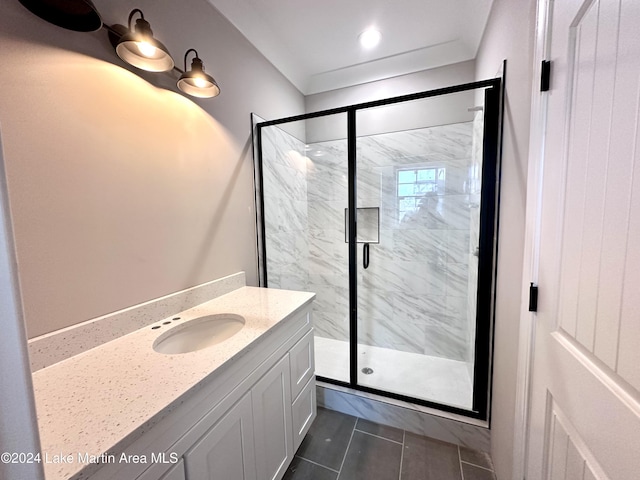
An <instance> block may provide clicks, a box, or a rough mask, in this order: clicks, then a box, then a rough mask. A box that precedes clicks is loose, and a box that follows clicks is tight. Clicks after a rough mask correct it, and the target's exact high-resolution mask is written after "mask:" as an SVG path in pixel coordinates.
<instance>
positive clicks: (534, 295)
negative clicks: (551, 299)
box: [529, 282, 538, 312]
mask: <svg viewBox="0 0 640 480" xmlns="http://www.w3.org/2000/svg"><path fill="white" fill-rule="evenodd" d="M529 311H530V312H537V311H538V286H537V285H534V284H533V282H531V284H530V285H529Z"/></svg>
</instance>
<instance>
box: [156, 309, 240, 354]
mask: <svg viewBox="0 0 640 480" xmlns="http://www.w3.org/2000/svg"><path fill="white" fill-rule="evenodd" d="M244 322H245V320H244V317H242V316H240V315H235V314H233V313H220V314H216V315H206V316H204V317H198V318H194V319H192V320H188V321H186V322H185V323H183V324H182V325H178V326H176V327H173V328H172V329H171V330H169V331H167V332H165V333H164V334H162V335H160V336H159V337H158V338H157V339H156V341H155V342H153V349H154V350H155V351H156V352H158V353H166V354H169V355H172V354H176V353H188V352H195V351H196V350H201V349H203V348H207V347H210V346H211V345H215V344H216V343H220V342H224V341H225V340H227V339H228V338H231V337H233V336H234V335H235V334H236V333H238V332H239V331H240V330H242V327H244Z"/></svg>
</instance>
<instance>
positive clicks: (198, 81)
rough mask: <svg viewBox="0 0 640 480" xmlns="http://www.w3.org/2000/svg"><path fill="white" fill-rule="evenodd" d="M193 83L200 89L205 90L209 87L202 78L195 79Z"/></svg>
mask: <svg viewBox="0 0 640 480" xmlns="http://www.w3.org/2000/svg"><path fill="white" fill-rule="evenodd" d="M193 83H194V84H195V86H196V87H198V88H204V87H206V86H207V81H206V80H205V79H204V78H200V77H195V78H194V79H193Z"/></svg>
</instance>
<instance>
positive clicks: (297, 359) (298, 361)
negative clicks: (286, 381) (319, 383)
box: [289, 330, 315, 399]
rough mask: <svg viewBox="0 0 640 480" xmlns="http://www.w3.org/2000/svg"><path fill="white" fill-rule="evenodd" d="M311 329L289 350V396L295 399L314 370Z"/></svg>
mask: <svg viewBox="0 0 640 480" xmlns="http://www.w3.org/2000/svg"><path fill="white" fill-rule="evenodd" d="M314 359H315V357H314V351H313V330H311V331H310V332H309V333H307V334H306V335H305V336H304V337H302V338H301V339H300V340H299V341H298V343H296V344H295V345H294V346H293V348H292V349H291V351H290V352H289V361H290V363H291V396H292V397H293V398H294V399H295V398H296V397H297V396H298V394H299V393H300V392H301V391H302V389H303V388H304V387H305V385H306V384H307V383H309V380H310V379H311V377H313V374H314V371H315V363H314Z"/></svg>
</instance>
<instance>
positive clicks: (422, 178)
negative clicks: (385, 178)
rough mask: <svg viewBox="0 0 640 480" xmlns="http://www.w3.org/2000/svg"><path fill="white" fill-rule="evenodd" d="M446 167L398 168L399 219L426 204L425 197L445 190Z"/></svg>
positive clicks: (413, 212) (403, 218)
mask: <svg viewBox="0 0 640 480" xmlns="http://www.w3.org/2000/svg"><path fill="white" fill-rule="evenodd" d="M445 170H446V169H445V168H437V167H432V168H419V169H416V168H411V169H402V170H398V175H397V178H398V181H397V186H398V189H397V191H398V220H399V221H400V222H402V221H404V220H405V216H406V215H409V216H411V215H412V214H415V213H417V212H418V210H419V209H420V208H421V207H423V206H424V204H425V201H424V197H426V196H430V195H438V194H441V193H443V192H444V182H445Z"/></svg>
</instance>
